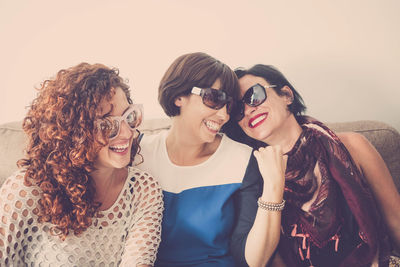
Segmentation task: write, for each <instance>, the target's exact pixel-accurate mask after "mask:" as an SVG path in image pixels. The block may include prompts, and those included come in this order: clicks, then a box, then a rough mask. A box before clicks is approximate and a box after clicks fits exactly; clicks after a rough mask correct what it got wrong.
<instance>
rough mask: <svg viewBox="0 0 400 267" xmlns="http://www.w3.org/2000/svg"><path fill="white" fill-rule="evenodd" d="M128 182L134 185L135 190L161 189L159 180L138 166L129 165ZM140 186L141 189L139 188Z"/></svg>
mask: <svg viewBox="0 0 400 267" xmlns="http://www.w3.org/2000/svg"><path fill="white" fill-rule="evenodd" d="M128 180H129V181H128V183H129V184H130V186H133V188H134V190H141V189H143V190H145V192H147V190H150V191H154V190H156V191H158V190H161V187H160V184H159V183H158V180H157V179H155V178H154V177H153V176H152V175H151V174H149V173H148V172H146V171H143V170H140V169H138V168H136V167H132V166H130V167H128ZM139 188H140V189H139Z"/></svg>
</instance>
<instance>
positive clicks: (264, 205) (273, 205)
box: [257, 197, 286, 211]
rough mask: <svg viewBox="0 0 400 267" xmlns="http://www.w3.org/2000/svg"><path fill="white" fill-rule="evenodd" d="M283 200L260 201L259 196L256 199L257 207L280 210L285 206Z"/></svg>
mask: <svg viewBox="0 0 400 267" xmlns="http://www.w3.org/2000/svg"><path fill="white" fill-rule="evenodd" d="M285 202H286V201H285V200H282V202H281V203H274V202H266V201H262V200H261V197H260V198H258V200H257V204H258V207H260V208H262V209H263V210H269V211H282V210H283V208H284V207H285Z"/></svg>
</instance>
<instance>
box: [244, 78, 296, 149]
mask: <svg viewBox="0 0 400 267" xmlns="http://www.w3.org/2000/svg"><path fill="white" fill-rule="evenodd" d="M257 83H258V84H260V85H262V86H264V87H265V91H266V95H267V98H266V100H265V101H264V102H263V103H262V104H261V105H259V106H256V107H251V106H249V105H246V104H245V105H244V106H245V108H244V117H243V119H242V120H240V121H239V125H240V127H241V128H242V129H243V131H244V132H245V133H246V134H247V135H248V136H250V137H252V138H254V139H257V140H260V141H263V142H266V143H268V139H269V137H270V136H271V135H273V134H274V133H275V132H279V129H280V127H281V126H282V125H283V124H284V123H285V121H286V120H287V119H288V118H289V116H290V115H291V114H292V113H291V112H290V111H289V110H288V107H287V106H288V105H289V104H290V103H291V102H290V101H289V99H288V97H287V96H285V95H283V96H280V95H278V94H277V93H276V92H275V90H274V89H272V88H269V86H270V84H269V83H268V82H267V81H266V80H264V79H263V78H261V77H258V76H254V75H249V74H247V75H245V76H243V77H242V78H240V79H239V86H240V96H241V97H243V95H244V94H245V93H246V91H247V90H248V89H249V88H250V87H251V86H253V85H255V84H257Z"/></svg>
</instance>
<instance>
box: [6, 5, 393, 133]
mask: <svg viewBox="0 0 400 267" xmlns="http://www.w3.org/2000/svg"><path fill="white" fill-rule="evenodd" d="M55 2H57V4H55ZM399 11H400V1H397V0H376V1H373V0H346V1H345V0H339V1H331V0H313V1H311V0H302V1H295V0H293V1H269V0H260V1H232V0H229V1H228V0H223V1H211V0H206V1H198V0H196V1H192V0H181V1H169V0H165V1H161V0H160V1H100V0H98V1H50V0H47V1H24V0H21V1H11V0H0V38H1V39H0V40H1V42H0V48H1V49H0V60H1V64H0V75H1V76H0V90H1V91H0V92H1V98H0V123H3V122H7V121H13V120H20V119H22V118H23V116H24V114H25V112H26V110H25V106H27V105H28V104H29V103H30V101H31V100H32V98H33V97H34V96H35V90H34V89H33V88H34V86H38V85H39V84H40V82H41V81H42V80H43V79H45V78H47V77H50V76H52V75H54V74H55V73H56V72H57V71H58V70H59V69H61V68H64V67H69V66H72V65H75V64H77V63H79V62H81V61H87V62H90V63H95V62H100V63H104V64H106V65H109V66H115V67H118V68H119V69H120V72H121V74H122V76H123V77H126V78H129V80H130V82H129V84H130V85H131V87H132V88H133V95H134V98H135V99H136V101H137V102H142V103H144V105H145V109H146V110H145V112H146V117H147V118H154V117H160V116H164V115H163V113H162V110H161V109H160V108H159V106H158V104H157V101H156V98H157V86H158V82H159V80H160V79H161V76H162V75H163V72H164V71H165V70H166V68H167V67H168V65H169V64H170V63H171V62H172V60H173V59H175V58H176V57H177V56H179V55H181V54H183V53H186V52H193V51H204V52H207V53H209V54H211V55H213V56H215V57H216V58H219V59H220V60H222V61H224V62H226V63H227V64H228V65H230V66H231V67H233V68H235V67H238V66H251V65H252V64H255V63H266V64H273V65H275V66H277V67H278V68H279V69H280V70H282V71H283V73H284V74H286V76H287V77H288V79H289V80H290V81H292V82H293V84H294V86H295V87H296V88H297V89H298V91H300V93H301V94H302V95H303V97H304V99H305V102H306V104H307V106H308V114H309V115H312V116H314V117H317V118H319V119H320V120H323V121H330V122H333V121H351V120H381V121H384V122H387V123H389V124H391V125H393V126H394V127H395V128H397V129H398V130H399V131H400V116H399V114H400V107H399V105H398V102H399V100H400V87H399V76H400V16H399V15H398V13H399Z"/></svg>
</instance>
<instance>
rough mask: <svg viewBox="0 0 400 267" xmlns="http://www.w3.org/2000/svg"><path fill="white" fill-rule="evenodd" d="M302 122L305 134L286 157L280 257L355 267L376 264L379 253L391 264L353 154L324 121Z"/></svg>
mask: <svg viewBox="0 0 400 267" xmlns="http://www.w3.org/2000/svg"><path fill="white" fill-rule="evenodd" d="M298 120H299V123H300V125H301V127H302V129H303V132H302V134H301V135H300V137H299V139H298V140H297V142H296V144H295V145H294V147H293V148H292V150H291V151H289V152H288V153H287V155H288V161H287V169H286V184H285V192H284V198H285V199H286V207H285V209H284V210H283V213H282V237H281V242H280V244H279V251H280V255H281V257H282V258H283V259H284V260H285V261H286V263H287V264H288V266H303V265H305V266H307V265H311V266H312V265H315V264H321V261H322V262H323V265H321V266H346V267H347V266H352V267H355V266H365V265H368V264H369V263H371V262H372V261H373V259H374V257H375V255H376V253H377V251H378V250H379V254H380V262H381V263H387V261H388V253H389V250H390V249H389V245H388V239H387V235H386V232H385V229H384V226H383V223H382V221H381V219H380V215H379V212H378V211H377V208H376V205H375V202H374V199H373V196H372V195H371V193H370V191H369V189H368V186H367V185H366V182H365V180H364V177H363V176H362V174H361V173H360V172H359V170H358V168H357V166H356V165H355V164H354V162H353V160H352V158H351V156H350V154H349V152H348V151H347V149H346V148H345V146H344V145H343V143H342V142H341V141H340V140H339V138H338V137H337V136H336V135H335V134H334V133H333V132H332V131H331V130H330V129H329V128H328V127H326V126H325V125H324V124H322V123H321V122H319V121H317V120H315V119H313V118H310V117H306V116H303V117H299V118H298ZM303 206H304V208H303V209H302V207H303ZM304 209H305V210H307V211H304ZM313 259H314V262H313ZM384 265H386V264H384Z"/></svg>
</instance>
